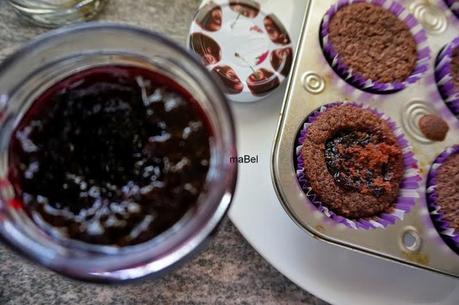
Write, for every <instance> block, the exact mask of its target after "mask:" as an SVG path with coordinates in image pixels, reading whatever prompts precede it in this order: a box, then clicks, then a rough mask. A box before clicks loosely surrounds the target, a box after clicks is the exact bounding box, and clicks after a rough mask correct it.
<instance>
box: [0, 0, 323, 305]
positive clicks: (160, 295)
mask: <svg viewBox="0 0 459 305" xmlns="http://www.w3.org/2000/svg"><path fill="white" fill-rule="evenodd" d="M198 4H199V0H155V1H153V0H111V1H110V3H109V5H108V6H107V7H106V9H105V10H104V12H103V13H102V14H101V15H100V16H99V17H98V20H110V21H118V22H124V23H130V24H134V25H138V26H142V27H145V28H148V29H151V30H154V31H157V32H161V33H164V34H166V35H168V36H169V37H171V38H173V39H174V40H176V41H178V42H179V43H181V44H184V43H185V40H186V34H187V32H188V28H189V24H190V22H191V18H192V15H193V12H194V10H195V9H196V7H197V6H198ZM45 31H46V29H42V28H38V27H34V26H31V25H29V24H27V23H25V22H22V21H21V20H19V19H18V18H17V16H15V14H14V13H13V12H12V10H11V9H10V8H9V7H8V5H7V4H6V1H0V60H3V59H4V57H5V56H6V55H8V54H10V53H12V52H13V51H14V50H15V49H16V48H17V47H19V46H20V45H21V44H23V43H24V42H26V41H27V40H29V39H30V38H32V37H34V36H36V35H38V34H40V33H43V32H45ZM0 304H2V305H13V304H27V305H29V304H46V305H51V304H59V305H65V304H83V305H90V304H98V305H99V304H100V305H102V304H103V305H108V304H117V305H118V304H231V305H235V304H264V305H271V304H272V305H281V304H291V305H294V304H310V305H312V304H325V303H324V302H323V301H321V300H319V299H317V298H315V297H314V296H312V295H310V294H308V293H307V292H304V291H303V290H301V289H300V288H299V287H297V286H296V285H294V284H293V283H291V282H290V281H289V280H288V279H287V278H285V277H284V276H282V275H281V274H280V273H279V272H278V271H276V270H275V269H274V268H273V267H271V266H270V265H269V264H268V263H267V262H266V261H265V260H264V259H263V258H261V256H260V255H259V254H258V253H257V252H256V251H255V250H254V249H253V248H252V247H251V246H250V245H249V244H248V243H247V242H246V241H245V240H244V239H243V237H242V236H241V235H240V234H239V232H238V231H237V229H236V228H235V227H234V226H233V225H232V224H231V222H230V221H229V220H228V219H226V220H225V221H224V222H223V225H222V226H221V228H220V231H219V233H218V234H217V236H216V238H214V239H213V240H212V241H211V243H210V245H209V246H208V247H207V249H205V250H204V251H202V252H201V253H199V254H198V255H196V256H195V257H194V259H192V260H191V261H189V262H187V263H185V264H184V265H182V266H181V267H180V268H178V269H176V270H175V271H174V272H172V273H171V274H169V275H167V276H165V277H164V278H162V279H159V280H152V279H146V280H143V281H141V282H138V283H135V284H129V285H121V286H104V285H95V284H85V283H81V282H77V281H73V280H69V279H66V278H64V277H62V276H59V275H57V274H55V273H53V272H51V271H48V270H46V269H44V268H42V267H39V266H36V265H33V264H31V263H30V262H28V261H26V260H24V259H23V258H21V257H19V256H18V255H16V254H14V253H12V252H11V251H10V250H9V249H6V248H5V247H3V246H0Z"/></svg>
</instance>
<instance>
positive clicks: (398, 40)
mask: <svg viewBox="0 0 459 305" xmlns="http://www.w3.org/2000/svg"><path fill="white" fill-rule="evenodd" d="M329 36H330V41H331V43H332V45H333V48H334V49H335V51H336V52H337V53H338V54H339V56H340V58H341V59H340V60H341V61H342V62H343V63H344V64H345V65H346V66H347V67H349V68H350V69H352V70H354V71H356V72H358V73H359V74H360V75H362V76H363V77H364V78H366V79H370V80H373V81H378V82H381V83H391V82H396V81H398V82H402V81H405V80H406V79H407V78H408V77H409V76H410V75H411V73H412V72H413V70H414V69H415V67H416V61H417V47H416V41H415V39H414V37H413V35H412V34H411V32H410V30H409V28H408V26H407V25H406V24H405V23H404V22H403V21H402V20H400V19H399V18H398V17H397V16H395V15H394V14H393V13H391V12H390V11H388V10H386V9H385V8H382V7H380V6H377V5H374V4H369V3H355V4H350V5H347V6H344V7H342V8H341V9H340V10H339V11H337V12H336V14H335V15H334V16H333V17H332V19H331V21H330V25H329Z"/></svg>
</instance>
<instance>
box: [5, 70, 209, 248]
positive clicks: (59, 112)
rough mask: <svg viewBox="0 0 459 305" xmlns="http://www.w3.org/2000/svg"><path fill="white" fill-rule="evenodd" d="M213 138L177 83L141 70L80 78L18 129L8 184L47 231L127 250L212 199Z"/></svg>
mask: <svg viewBox="0 0 459 305" xmlns="http://www.w3.org/2000/svg"><path fill="white" fill-rule="evenodd" d="M211 136H212V135H211V132H210V128H209V124H208V121H207V120H206V119H205V116H204V114H203V112H202V110H201V109H200V108H199V107H198V105H197V103H196V101H194V100H193V98H192V97H191V96H190V94H189V93H188V92H186V91H185V90H184V89H183V88H181V87H180V86H179V85H178V84H176V83H175V82H174V81H172V80H171V79H169V78H167V77H165V76H163V75H160V74H157V73H155V72H152V71H150V70H146V69H143V68H137V67H125V66H105V67H99V68H92V69H89V70H86V71H82V72H79V73H77V74H74V75H72V76H70V77H69V78H67V79H65V80H63V81H61V82H59V83H57V84H56V85H54V86H53V87H51V88H50V89H48V90H47V91H46V92H45V93H44V94H43V95H42V96H40V97H39V98H38V99H37V100H36V101H35V102H34V104H33V105H32V107H31V109H30V110H29V111H28V112H27V113H26V115H25V116H24V118H23V119H22V121H21V122H20V123H19V125H18V127H17V128H16V129H15V131H14V133H13V136H12V140H11V141H12V142H11V146H10V165H11V166H10V168H11V173H10V178H11V180H12V181H13V182H14V185H15V189H16V194H17V198H16V199H17V200H19V201H20V202H22V204H23V206H24V208H25V209H26V211H27V213H28V214H29V215H30V216H31V217H32V219H33V220H34V221H35V222H36V223H37V224H38V225H39V226H41V227H42V228H44V229H45V230H47V231H51V232H52V233H53V234H58V235H60V236H63V237H66V238H71V239H76V240H80V241H84V242H87V243H93V244H103V245H116V246H126V245H132V244H138V243H141V242H144V241H147V240H149V239H151V238H153V237H155V236H157V235H158V234H160V233H161V232H164V231H165V230H167V229H168V228H170V227H171V226H173V225H174V224H175V223H176V222H177V221H179V220H180V219H181V218H182V217H183V215H184V214H185V213H186V212H187V211H189V210H190V209H191V208H193V206H194V205H195V204H196V202H197V199H198V197H199V195H200V194H201V193H202V192H205V181H206V177H207V172H208V170H209V163H210V138H211Z"/></svg>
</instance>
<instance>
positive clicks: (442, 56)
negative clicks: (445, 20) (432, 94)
mask: <svg viewBox="0 0 459 305" xmlns="http://www.w3.org/2000/svg"><path fill="white" fill-rule="evenodd" d="M435 79H436V81H437V86H438V90H439V91H440V94H441V96H442V97H443V100H444V101H445V103H446V106H448V108H449V109H450V110H451V112H452V113H453V114H454V115H455V116H456V117H458V118H459V37H457V38H456V39H454V40H453V41H452V42H451V43H450V44H448V45H447V46H445V47H444V48H443V50H442V51H441V52H440V53H439V54H438V57H437V62H436V66H435Z"/></svg>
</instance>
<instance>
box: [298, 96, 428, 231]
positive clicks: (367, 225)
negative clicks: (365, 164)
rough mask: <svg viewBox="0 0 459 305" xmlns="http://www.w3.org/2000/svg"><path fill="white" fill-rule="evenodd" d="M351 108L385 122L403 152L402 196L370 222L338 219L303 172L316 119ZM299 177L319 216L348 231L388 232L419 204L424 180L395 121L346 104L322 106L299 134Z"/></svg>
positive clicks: (308, 119)
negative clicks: (304, 150) (307, 141)
mask: <svg viewBox="0 0 459 305" xmlns="http://www.w3.org/2000/svg"><path fill="white" fill-rule="evenodd" d="M344 104H345V105H352V106H353V107H358V108H363V109H367V110H369V111H371V112H372V113H373V114H375V115H376V116H377V117H379V118H380V119H382V120H384V121H385V122H386V123H387V124H388V126H389V127H390V129H391V131H392V132H393V134H394V135H395V137H396V139H397V143H398V145H399V146H400V148H401V149H402V154H403V167H404V172H403V178H402V180H401V182H400V190H399V195H398V198H397V200H396V202H395V203H394V204H393V208H391V209H390V211H387V212H383V213H381V214H379V215H377V216H373V217H367V218H358V219H350V218H346V217H343V216H340V215H338V214H337V213H335V212H334V211H332V210H331V209H329V208H328V207H327V205H326V204H324V203H322V202H321V201H320V200H319V198H318V196H317V195H316V194H315V193H314V191H313V189H312V187H311V185H310V183H309V181H308V179H307V177H306V175H305V173H304V169H305V166H307V164H306V163H305V160H304V159H303V155H302V148H303V143H304V141H305V139H306V137H307V132H308V128H309V126H310V125H311V124H312V123H313V122H314V121H316V120H317V118H318V117H319V116H320V115H321V114H322V113H324V112H326V111H328V110H330V109H332V108H334V107H337V106H340V105H344ZM295 145H296V162H295V169H296V176H297V180H298V182H299V184H300V186H301V188H302V189H303V191H304V193H305V194H306V197H307V199H308V201H307V202H306V203H307V204H310V203H312V204H313V205H314V206H315V207H316V208H317V209H318V210H319V211H320V212H322V213H323V214H324V215H325V216H327V217H328V218H330V219H331V220H333V221H334V222H335V223H337V224H343V225H345V226H346V227H348V228H352V229H364V230H368V229H374V228H386V227H388V226H390V225H391V224H395V223H396V222H397V221H399V220H402V219H403V218H404V216H405V215H406V214H407V213H408V212H409V211H410V210H411V208H412V207H413V206H414V205H415V204H416V200H417V199H418V198H419V193H418V188H419V181H420V180H421V177H420V175H419V173H418V166H417V161H416V159H415V158H414V154H413V152H412V151H411V147H410V146H409V143H408V141H407V140H406V139H405V137H404V135H403V133H402V131H401V130H400V129H399V128H398V127H397V126H396V124H395V122H394V121H392V120H391V119H390V118H389V117H388V116H386V115H385V114H383V113H380V112H378V111H377V110H375V109H372V108H369V107H367V106H365V105H361V104H357V103H352V102H347V103H342V102H336V103H331V104H327V105H324V106H321V107H320V108H318V109H316V110H315V111H313V112H312V113H311V114H310V115H309V116H308V117H307V118H306V120H305V123H304V124H303V127H302V129H301V130H300V132H299V134H298V137H297V140H296V143H295Z"/></svg>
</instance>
